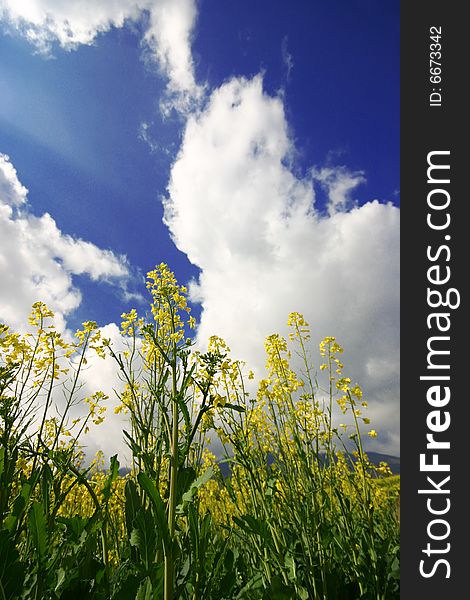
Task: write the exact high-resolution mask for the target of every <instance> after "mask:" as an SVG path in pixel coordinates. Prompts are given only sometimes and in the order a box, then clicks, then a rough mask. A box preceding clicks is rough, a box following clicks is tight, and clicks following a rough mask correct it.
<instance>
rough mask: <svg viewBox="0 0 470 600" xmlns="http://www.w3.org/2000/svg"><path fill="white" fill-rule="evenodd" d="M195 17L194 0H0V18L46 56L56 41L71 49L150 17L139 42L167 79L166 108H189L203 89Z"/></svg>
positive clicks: (64, 47) (66, 48)
mask: <svg viewBox="0 0 470 600" xmlns="http://www.w3.org/2000/svg"><path fill="white" fill-rule="evenodd" d="M196 16H197V10H196V6H195V0H134V1H130V0H67V1H66V2H64V1H63V0H22V1H21V2H18V1H17V0H0V19H3V20H4V21H6V22H7V23H8V24H9V25H10V26H11V27H13V28H14V29H16V30H17V31H18V32H20V33H21V34H22V35H23V36H24V37H26V39H28V40H29V42H31V43H32V44H34V45H35V46H36V48H37V49H38V51H39V52H41V53H43V54H45V55H49V54H50V53H51V49H52V45H53V43H55V42H57V43H58V44H59V45H60V46H61V47H62V48H63V49H65V50H74V49H76V48H77V47H78V46H80V45H82V44H87V45H89V44H92V43H93V42H94V41H95V40H96V38H97V36H98V35H99V34H101V33H104V32H107V31H109V30H110V29H111V28H113V27H116V28H120V27H123V26H124V25H125V23H126V22H127V21H134V22H135V21H138V20H141V19H142V18H143V17H148V19H147V21H148V24H147V28H146V30H145V32H144V37H143V41H144V42H145V44H146V45H147V46H148V47H149V48H150V49H151V52H152V54H153V56H154V57H155V58H156V60H157V61H158V64H159V67H160V69H161V71H162V73H163V75H164V76H165V77H167V78H168V79H169V83H168V89H167V91H168V99H167V102H166V105H165V108H166V109H168V108H171V106H172V105H174V106H175V107H176V108H177V109H179V110H188V109H189V107H190V106H191V105H192V104H193V103H194V101H197V99H198V98H199V97H200V95H201V93H202V88H200V87H199V86H198V85H197V84H196V82H195V77H194V65H193V59H192V55H191V34H192V30H193V27H194V24H195V20H196Z"/></svg>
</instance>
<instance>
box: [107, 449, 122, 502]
mask: <svg viewBox="0 0 470 600" xmlns="http://www.w3.org/2000/svg"><path fill="white" fill-rule="evenodd" d="M118 475H119V461H118V459H117V454H115V455H114V456H111V459H110V465H109V475H108V477H107V479H106V482H105V484H104V486H103V501H104V502H105V504H106V505H107V504H108V502H109V499H110V498H111V489H112V485H113V482H114V481H115V479H116V478H117V476H118Z"/></svg>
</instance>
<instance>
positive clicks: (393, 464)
mask: <svg viewBox="0 0 470 600" xmlns="http://www.w3.org/2000/svg"><path fill="white" fill-rule="evenodd" d="M367 456H368V457H369V460H370V461H371V462H372V463H373V464H374V465H378V464H379V463H380V462H386V463H387V464H388V466H389V467H390V469H391V470H392V473H393V474H394V475H399V474H400V457H399V456H391V455H390V454H381V453H380V452H367ZM268 461H269V462H270V463H271V462H273V459H272V457H269V458H268ZM219 467H220V471H221V473H222V475H223V476H224V477H227V476H228V475H230V463H227V462H221V463H219ZM129 472H130V469H129V468H128V467H121V468H120V469H119V475H121V476H124V475H127V473H129Z"/></svg>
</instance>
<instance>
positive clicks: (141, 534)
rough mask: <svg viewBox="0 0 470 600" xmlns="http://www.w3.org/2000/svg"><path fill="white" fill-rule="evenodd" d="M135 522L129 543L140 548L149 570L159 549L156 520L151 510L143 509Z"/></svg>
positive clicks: (146, 567)
mask: <svg viewBox="0 0 470 600" xmlns="http://www.w3.org/2000/svg"><path fill="white" fill-rule="evenodd" d="M134 523H135V526H134V529H133V530H132V532H131V535H130V538H129V543H130V545H131V546H133V547H135V548H137V549H138V550H139V552H140V557H141V560H142V562H143V563H144V565H145V569H146V570H148V569H149V568H150V565H151V564H152V562H153V559H154V557H155V554H156V551H157V547H156V533H155V522H154V520H153V517H152V515H151V514H150V512H149V511H146V510H144V509H141V510H140V511H139V512H138V513H137V515H136V518H135V519H134Z"/></svg>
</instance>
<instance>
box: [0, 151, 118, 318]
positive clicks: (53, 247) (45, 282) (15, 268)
mask: <svg viewBox="0 0 470 600" xmlns="http://www.w3.org/2000/svg"><path fill="white" fill-rule="evenodd" d="M26 194H27V190H26V189H25V188H24V187H23V186H22V185H21V183H20V182H19V180H18V177H17V174H16V171H15V169H14V167H13V165H12V164H11V162H10V160H9V158H8V156H6V155H5V154H0V240H1V245H0V280H1V281H2V285H1V287H0V320H2V321H4V322H6V323H8V324H9V325H10V326H12V327H13V328H14V329H20V330H24V329H25V327H26V319H27V315H28V314H29V311H30V309H31V305H32V304H33V303H34V302H36V301H38V300H41V301H43V302H45V303H46V304H47V305H48V306H49V308H51V309H52V310H53V311H54V312H55V313H56V323H57V326H58V327H59V328H60V329H61V330H63V329H65V319H66V316H67V315H68V314H69V313H70V312H72V311H73V310H74V309H75V308H77V307H78V306H79V304H80V301H81V293H80V290H79V289H78V288H77V287H76V286H75V285H74V283H73V276H74V275H82V274H86V275H88V276H89V277H90V278H91V279H93V280H113V281H116V282H122V281H124V280H125V279H126V278H127V277H128V275H129V270H128V265H127V260H126V259H125V257H122V256H116V255H115V254H113V252H111V251H110V250H103V249H100V248H98V247H97V246H95V245H94V244H92V243H90V242H87V241H84V240H81V239H77V238H73V237H71V236H70V235H66V234H64V233H62V232H61V231H60V230H59V229H58V227H57V225H56V223H55V221H54V219H53V218H52V217H51V216H50V215H49V214H47V213H46V214H44V215H42V216H41V217H37V216H35V215H33V214H31V213H30V212H29V210H28V207H27V204H26Z"/></svg>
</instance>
